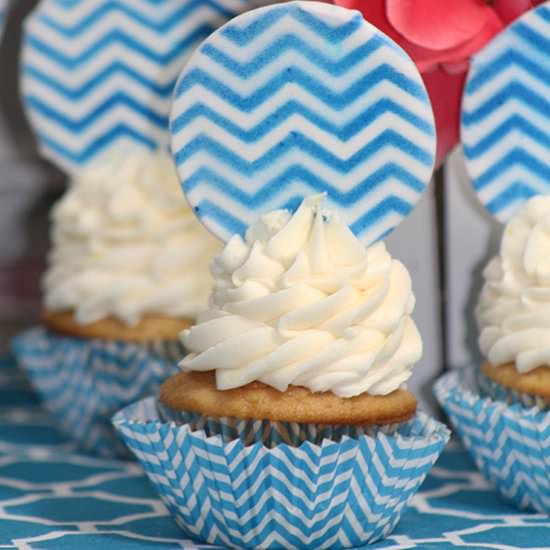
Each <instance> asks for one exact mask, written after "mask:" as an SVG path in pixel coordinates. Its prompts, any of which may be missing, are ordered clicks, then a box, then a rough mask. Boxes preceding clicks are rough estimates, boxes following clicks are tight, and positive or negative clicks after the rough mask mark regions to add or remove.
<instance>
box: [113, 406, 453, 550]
mask: <svg viewBox="0 0 550 550" xmlns="http://www.w3.org/2000/svg"><path fill="white" fill-rule="evenodd" d="M114 424H115V426H116V427H117V429H118V430H119V432H120V433H121V434H122V436H123V437H124V440H125V441H126V443H127V445H128V446H129V447H130V449H131V450H132V452H133V453H134V454H135V455H136V457H137V458H138V459H139V460H140V462H141V464H142V466H143V467H144V470H145V472H146V474H147V475H148V477H149V479H150V480H151V482H152V483H153V484H154V485H155V487H156V488H157V490H158V491H159V493H160V496H161V497H162V499H163V501H164V503H165V504H166V506H167V508H168V509H169V510H170V512H171V513H172V514H173V516H174V517H175V518H176V521H177V522H178V523H179V525H180V526H181V527H183V529H184V530H185V531H186V533H187V534H188V535H189V536H191V537H193V538H196V539H198V540H203V541H207V542H209V543H212V544H218V545H220V546H222V547H227V546H229V547H231V548H264V549H268V548H284V549H287V550H290V549H293V548H301V549H315V550H318V549H321V548H355V547H361V548H363V547H364V545H365V544H367V543H369V542H375V541H376V540H379V539H381V538H384V537H386V536H388V535H389V534H390V533H391V531H392V530H393V528H394V527H395V526H396V524H397V522H398V521H399V518H400V516H401V513H402V512H403V510H404V509H405V507H406V505H407V503H408V502H409V501H410V500H411V498H412V496H413V495H414V494H415V493H416V491H417V490H418V488H419V487H420V485H421V483H422V481H423V480H424V478H425V476H426V474H427V473H428V471H429V470H430V469H431V467H432V466H433V464H434V463H435V461H436V460H437V458H438V456H439V454H440V453H441V451H442V450H443V447H444V446H445V443H446V442H447V440H448V438H449V431H448V429H447V428H446V427H445V426H444V425H443V424H440V423H439V422H436V421H435V420H432V419H430V418H429V417H428V416H426V415H424V414H423V413H419V414H418V415H417V416H416V417H415V419H414V420H412V421H411V422H410V423H408V424H407V425H404V426H402V427H401V428H400V430H399V433H398V434H392V435H385V434H382V433H381V434H378V435H377V436H375V437H370V436H360V437H358V438H349V437H344V438H343V439H342V440H341V441H340V442H338V443H337V442H335V441H332V440H329V439H325V440H324V441H323V443H322V444H321V445H314V444H313V443H309V442H305V443H303V444H302V445H301V446H300V447H291V446H289V445H285V444H281V445H277V446H276V447H275V448H273V449H268V448H267V447H265V446H264V445H263V444H262V443H255V444H252V445H244V444H243V443H242V442H241V440H240V439H235V440H233V441H230V442H228V443H224V442H223V439H222V438H221V436H213V437H207V436H206V435H205V432H204V431H202V430H199V431H191V430H190V428H189V426H188V425H181V426H178V425H176V423H174V422H162V421H161V420H160V419H159V416H158V410H157V399H156V398H154V397H151V398H147V399H145V400H142V401H140V402H138V403H136V404H134V405H130V406H129V407H127V408H126V409H124V410H122V411H121V412H120V413H118V414H117V415H116V416H115V418H114Z"/></svg>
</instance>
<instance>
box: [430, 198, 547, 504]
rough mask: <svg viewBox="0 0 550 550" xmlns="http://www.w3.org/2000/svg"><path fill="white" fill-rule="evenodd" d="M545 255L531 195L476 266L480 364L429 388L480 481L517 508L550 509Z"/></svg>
mask: <svg viewBox="0 0 550 550" xmlns="http://www.w3.org/2000/svg"><path fill="white" fill-rule="evenodd" d="M549 257H550V197H549V196H535V197H533V198H532V199H530V200H529V201H528V202H526V204H525V205H524V206H523V207H522V208H521V209H520V210H519V212H518V213H517V214H516V215H515V216H514V217H513V218H512V219H511V220H510V222H509V223H508V224H507V225H506V227H505V229H504V234H503V237H502V242H501V244H500V251H499V253H498V254H497V255H496V256H495V257H494V258H493V259H492V260H491V261H490V262H489V264H488V265H487V267H486V268H485V270H484V272H483V277H484V284H483V288H482V291H481V294H480V296H479V300H478V305H477V309H476V315H477V319H478V324H479V331H480V336H479V346H480V349H481V351H482V353H483V355H484V358H485V359H484V361H483V363H482V364H481V367H480V368H479V367H476V368H475V369H462V370H461V371H459V372H453V373H450V374H447V375H445V376H444V377H443V378H442V379H441V380H439V381H438V383H437V384H436V387H435V393H436V396H437V397H438V399H439V401H440V403H441V404H442V406H443V408H444V409H445V411H446V412H447V414H448V415H449V418H450V420H451V422H452V423H453V425H454V427H455V428H456V430H457V432H458V433H459V435H460V436H461V437H462V440H463V441H464V443H465V445H466V447H467V448H468V450H469V451H470V453H471V454H472V456H473V458H474V460H475V462H476V464H477V466H478V467H479V469H480V470H481V471H482V472H483V473H484V475H485V476H486V477H487V479H489V480H490V481H491V482H493V483H494V484H495V485H496V487H497V489H498V490H499V492H500V494H501V495H503V496H504V497H505V498H506V499H507V500H509V501H511V502H512V503H514V504H516V505H517V506H518V507H520V508H531V509H534V510H537V511H539V512H542V513H548V512H549V511H550V483H549V481H548V480H549V479H550V468H549V467H548V465H547V464H548V457H549V456H550V454H549V451H548V447H547V444H546V440H547V437H548V430H549V427H550V412H549V404H550V339H549V336H550V322H549V321H548V319H547V317H548V313H547V312H548V311H550V310H549V304H550V269H549V268H550V263H549V262H548V258H549ZM549 319H550V318H549Z"/></svg>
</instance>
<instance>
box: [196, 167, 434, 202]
mask: <svg viewBox="0 0 550 550" xmlns="http://www.w3.org/2000/svg"><path fill="white" fill-rule="evenodd" d="M390 176H393V177H394V178H395V179H396V180H397V181H399V182H400V183H402V184H403V185H405V186H407V187H409V188H410V189H411V190H413V191H416V192H417V193H421V192H422V191H423V189H424V185H423V184H422V182H420V181H418V180H417V179H415V178H413V177H412V176H411V174H410V172H407V171H405V170H403V169H402V168H401V167H400V166H398V165H393V164H387V165H384V166H382V167H381V168H379V169H378V170H376V171H375V172H373V173H372V174H369V175H368V176H366V177H365V178H364V179H363V180H362V181H361V182H360V183H358V184H357V186H355V187H354V188H353V189H351V190H350V191H341V190H340V188H339V187H337V186H336V185H333V184H331V183H329V182H328V181H327V180H325V179H324V178H322V177H321V176H319V175H317V174H316V173H313V172H311V171H310V170H308V169H307V168H305V167H304V166H299V165H292V166H289V167H288V168H287V169H286V170H285V171H284V172H283V173H282V174H281V175H279V176H277V177H276V178H275V179H274V180H271V181H268V182H266V183H264V184H263V185H262V186H261V187H260V188H259V189H257V190H256V191H254V192H253V191H252V190H251V189H250V190H246V191H245V190H243V189H241V188H239V187H238V186H236V185H234V184H233V183H231V181H229V180H227V179H226V178H224V177H223V176H222V175H221V174H218V173H217V172H215V171H213V170H212V169H210V168H206V167H203V168H201V169H200V170H197V171H196V172H195V173H194V174H193V175H192V176H190V177H189V180H188V181H187V182H186V192H187V193H191V191H193V189H195V188H196V187H199V186H203V185H205V184H207V185H208V187H209V188H210V189H216V190H217V191H219V192H221V193H224V194H226V195H228V196H230V197H231V198H232V199H233V200H235V201H236V202H239V203H240V204H242V205H249V206H250V207H251V208H252V209H256V208H258V207H260V206H261V205H262V204H265V203H268V202H271V201H272V200H273V198H274V197H275V196H277V195H279V194H281V193H283V192H284V191H285V190H286V189H287V188H288V187H289V186H291V185H292V184H293V183H294V182H300V183H304V184H306V185H307V186H308V187H311V190H312V193H313V192H315V191H317V192H320V193H327V195H329V196H330V197H331V200H332V201H333V202H334V203H336V204H338V205H340V206H342V207H344V208H345V207H350V206H352V205H354V204H356V203H357V201H358V200H359V199H360V198H362V197H364V196H366V195H368V194H369V193H372V192H374V191H375V190H376V189H377V188H378V187H380V186H381V185H384V183H385V182H386V181H387V179H388V178H389V177H390ZM302 198H303V197H302ZM300 202H301V200H300V198H299V197H297V198H296V199H293V202H292V205H291V206H289V205H288V204H285V205H283V206H281V208H288V209H289V210H291V211H294V210H295V209H296V208H297V207H298V206H299V205H300Z"/></svg>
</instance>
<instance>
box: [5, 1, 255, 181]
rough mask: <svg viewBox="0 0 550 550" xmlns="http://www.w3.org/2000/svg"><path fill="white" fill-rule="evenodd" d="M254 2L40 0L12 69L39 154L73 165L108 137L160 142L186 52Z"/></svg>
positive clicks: (88, 156) (91, 156)
mask: <svg viewBox="0 0 550 550" xmlns="http://www.w3.org/2000/svg"><path fill="white" fill-rule="evenodd" d="M0 1H1V0H0ZM255 3H256V2H255V1H253V0H91V1H90V0H42V1H41V2H40V3H39V4H38V6H37V8H36V9H35V10H34V11H33V12H32V14H31V15H30V16H29V17H28V19H27V20H26V23H25V33H24V42H23V52H22V69H21V70H22V92H23V100H24V104H25V108H26V111H27V113H28V117H29V119H30V122H31V124H32V126H33V128H34V130H35V133H36V136H37V139H38V141H39V145H40V147H41V150H42V152H43V154H44V155H45V156H47V157H48V158H49V159H50V160H52V161H54V162H55V163H56V164H58V165H60V166H62V167H63V168H65V169H67V170H69V171H74V170H76V169H78V167H79V166H81V165H83V164H85V163H88V162H90V161H92V160H93V159H94V158H95V157H97V156H98V155H100V154H101V153H102V152H103V151H104V150H105V149H106V148H108V147H111V146H113V145H115V144H118V145H120V146H124V147H126V146H127V145H131V146H136V145H138V146H140V147H147V148H155V147H157V146H159V145H160V146H162V145H167V144H168V141H169V139H168V113H169V109H170V98H171V94H172V91H173V87H174V84H175V82H176V78H177V76H178V75H179V73H180V71H181V68H182V66H183V65H184V63H185V61H186V59H187V58H188V56H189V55H190V54H191V52H192V51H193V49H194V48H195V47H196V46H197V45H198V44H199V43H200V42H201V41H202V40H203V39H204V38H206V37H207V36H208V35H209V34H210V33H211V32H212V31H213V30H215V29H216V28H217V27H218V26H220V25H221V24H222V23H224V22H226V21H227V20H228V19H229V18H231V17H233V16H235V15H237V14H238V13H240V12H242V11H245V10H246V9H249V8H250V7H253V6H254V4H255Z"/></svg>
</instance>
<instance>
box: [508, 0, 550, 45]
mask: <svg viewBox="0 0 550 550" xmlns="http://www.w3.org/2000/svg"><path fill="white" fill-rule="evenodd" d="M542 9H544V6H543V7H542ZM513 32H514V33H515V34H516V35H517V36H519V37H520V38H521V39H522V40H523V41H524V43H525V44H526V45H528V46H529V47H530V48H533V49H535V50H539V51H548V49H549V48H550V40H549V39H548V37H546V36H544V35H543V34H541V33H540V32H538V31H537V30H535V29H534V28H533V27H531V26H530V25H527V24H525V23H522V22H521V21H519V22H518V24H517V25H515V26H514V29H513Z"/></svg>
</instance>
